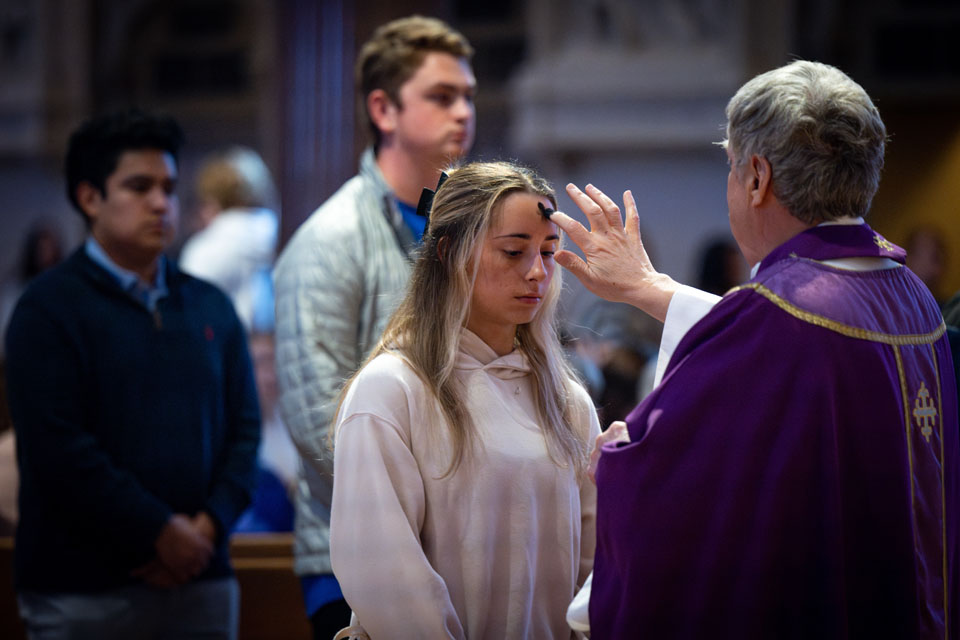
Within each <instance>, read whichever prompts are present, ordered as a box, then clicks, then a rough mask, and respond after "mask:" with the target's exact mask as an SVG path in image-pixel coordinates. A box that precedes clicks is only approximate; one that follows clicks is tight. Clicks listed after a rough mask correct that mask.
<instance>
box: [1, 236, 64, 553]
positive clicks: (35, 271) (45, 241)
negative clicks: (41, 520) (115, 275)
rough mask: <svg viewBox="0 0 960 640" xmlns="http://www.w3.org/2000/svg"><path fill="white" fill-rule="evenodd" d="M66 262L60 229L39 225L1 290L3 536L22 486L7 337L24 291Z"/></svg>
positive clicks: (11, 528) (12, 525)
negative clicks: (8, 378) (9, 402)
mask: <svg viewBox="0 0 960 640" xmlns="http://www.w3.org/2000/svg"><path fill="white" fill-rule="evenodd" d="M62 259H63V241H62V240H61V235H60V230H59V229H58V228H57V227H56V226H54V225H53V224H52V223H50V222H46V221H41V222H38V223H35V224H34V225H33V226H32V227H31V228H30V230H29V231H28V232H27V235H26V237H25V238H24V240H23V245H22V248H21V250H20V260H19V263H18V264H17V270H16V273H15V275H14V276H13V277H12V278H10V279H9V280H7V281H6V282H5V283H4V285H3V289H2V291H0V535H11V534H12V533H13V531H14V528H15V527H16V524H17V488H18V486H19V474H18V472H17V460H16V436H15V435H14V431H13V428H12V427H13V425H12V424H11V421H10V413H9V406H8V405H7V393H6V388H7V385H6V375H7V374H6V364H5V362H4V346H3V345H4V340H3V336H4V334H6V331H7V324H8V323H9V322H10V316H11V315H13V309H14V307H15V306H16V304H17V300H19V298H20V294H21V293H23V290H24V288H26V286H27V285H28V284H29V283H30V281H31V280H33V279H34V278H35V277H36V276H38V275H40V274H41V273H43V272H44V271H46V270H47V269H49V268H51V267H54V266H56V265H57V264H59V263H60V261H61V260H62Z"/></svg>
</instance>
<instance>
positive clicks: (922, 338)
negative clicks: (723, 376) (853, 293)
mask: <svg viewBox="0 0 960 640" xmlns="http://www.w3.org/2000/svg"><path fill="white" fill-rule="evenodd" d="M741 289H752V290H754V291H756V292H757V293H759V294H760V295H762V296H763V297H764V298H766V299H767V300H769V301H770V302H772V303H773V304H775V305H777V306H778V307H780V308H781V309H783V310H784V311H786V312H787V313H789V314H790V315H792V316H793V317H794V318H797V319H799V320H803V321H804V322H809V323H810V324H813V325H816V326H818V327H823V328H824V329H829V330H830V331H835V332H837V333H839V334H841V335H844V336H847V337H850V338H859V339H860V340H869V341H871V342H882V343H883V344H892V345H907V344H931V343H933V342H936V341H937V340H939V339H940V337H941V336H943V334H944V333H945V332H946V330H947V325H946V324H944V323H943V321H941V322H940V326H939V327H937V328H936V329H935V330H933V331H931V332H930V333H920V334H906V335H895V334H892V333H881V332H880V331H869V330H867V329H861V328H860V327H851V326H850V325H846V324H843V323H841V322H837V321H836V320H831V319H830V318H827V317H826V316H821V315H819V314H816V313H812V312H810V311H806V310H804V309H801V308H800V307H798V306H796V305H795V304H793V303H792V302H788V301H787V300H784V299H783V298H781V297H780V296H778V295H777V294H775V293H774V292H773V291H771V290H770V289H768V288H767V287H765V286H763V285H762V284H760V283H759V282H748V283H747V284H742V285H740V286H739V287H734V288H733V289H731V290H730V291H729V293H733V292H734V291H740V290H741Z"/></svg>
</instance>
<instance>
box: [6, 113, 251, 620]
mask: <svg viewBox="0 0 960 640" xmlns="http://www.w3.org/2000/svg"><path fill="white" fill-rule="evenodd" d="M182 140H183V134H182V132H181V130H180V127H179V126H178V125H177V123H176V122H175V121H173V120H172V119H169V118H161V117H156V116H152V115H148V114H144V113H142V112H139V111H136V110H132V111H127V112H122V113H116V114H111V115H108V116H103V117H99V118H95V119H92V120H90V121H88V122H86V123H84V124H83V125H82V126H81V127H80V128H79V129H78V130H77V131H76V132H75V133H74V134H73V136H72V137H71V139H70V144H69V148H68V151H67V158H66V176H67V192H68V196H69V198H70V201H71V202H72V203H73V205H74V206H75V207H76V208H77V210H78V211H79V212H80V213H81V214H82V215H83V216H84V218H85V220H86V222H87V226H88V230H89V236H88V239H87V241H86V243H85V244H84V245H83V246H82V247H80V248H79V249H78V250H77V251H76V252H75V253H74V254H73V255H72V256H71V257H70V258H69V259H67V260H66V261H65V262H64V263H63V264H61V265H60V266H59V267H57V268H55V269H53V270H51V271H49V272H47V273H46V274H44V275H43V276H42V277H39V278H37V279H36V280H35V282H34V283H33V284H32V285H31V286H30V288H28V289H27V291H26V292H25V293H24V295H23V297H22V298H21V299H20V302H19V303H18V305H17V308H16V310H15V311H14V314H13V317H12V319H11V323H10V327H9V330H8V332H7V335H6V344H7V371H8V394H9V400H10V409H11V414H12V417H13V422H14V427H15V429H16V434H17V458H18V462H19V466H20V473H21V486H20V522H19V527H18V530H17V538H16V548H15V560H14V569H15V582H16V589H17V593H18V599H19V605H20V612H21V614H22V616H23V618H24V620H25V622H26V625H27V628H28V631H29V633H30V637H31V638H54V637H55V638H133V637H136V638H160V637H185V636H192V635H195V634H198V635H203V637H210V638H233V637H235V636H236V628H237V614H238V610H239V593H238V587H237V583H236V579H235V578H234V577H233V575H232V570H231V568H230V562H229V556H228V550H227V536H228V534H229V532H230V529H231V527H232V525H233V523H234V521H235V519H236V518H237V517H238V516H239V514H240V513H241V511H242V510H243V509H244V507H245V506H246V505H247V503H248V502H249V498H250V492H251V488H252V484H253V481H254V469H255V459H256V451H257V444H258V439H259V432H260V417H259V416H260V413H259V409H258V407H257V400H256V391H255V387H254V382H253V375H252V369H251V365H250V358H249V355H248V353H247V346H246V341H245V340H246V338H245V334H244V330H243V327H242V326H241V324H240V321H239V320H238V318H237V316H236V313H235V312H234V310H233V305H232V304H231V303H230V300H229V299H228V298H227V297H226V296H225V295H224V294H223V293H221V292H220V291H219V290H218V289H216V288H214V287H213V286H212V285H209V284H206V283H204V282H203V281H200V280H197V279H195V278H192V277H190V276H188V275H186V274H184V273H182V272H180V271H179V270H178V269H177V268H176V266H175V265H174V264H173V263H171V262H170V261H168V260H166V259H165V258H164V256H163V251H164V250H165V249H166V248H167V246H168V245H169V244H170V242H171V240H172V239H173V236H174V232H175V227H176V222H177V217H178V207H179V205H178V201H177V196H176V193H175V187H176V182H177V153H178V151H179V147H180V145H181V143H182Z"/></svg>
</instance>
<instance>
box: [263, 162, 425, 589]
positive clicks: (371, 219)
mask: <svg viewBox="0 0 960 640" xmlns="http://www.w3.org/2000/svg"><path fill="white" fill-rule="evenodd" d="M415 246H416V244H415V241H414V238H413V235H412V233H411V232H410V230H409V229H408V228H407V226H406V225H405V224H404V222H403V218H402V216H401V215H400V212H399V210H398V209H397V205H396V199H395V197H394V195H393V192H392V191H391V189H390V187H389V186H387V184H386V182H384V179H383V175H382V174H381V173H380V170H379V168H378V167H377V164H376V159H375V157H374V154H373V150H372V149H367V150H366V151H365V152H364V153H363V156H362V157H361V159H360V173H359V175H356V176H354V177H353V178H351V179H350V180H348V181H347V182H346V183H345V184H344V185H343V186H342V187H340V189H339V190H338V191H337V192H336V193H335V194H333V195H332V196H331V197H330V198H329V199H328V200H327V201H326V202H325V203H323V205H322V206H321V207H320V208H319V209H317V210H316V211H315V212H314V213H313V214H312V215H311V216H310V217H309V218H308V219H307V220H306V222H304V223H303V225H302V226H301V227H300V228H299V229H298V230H297V232H296V233H295V234H294V235H293V237H292V238H291V239H290V242H289V243H288V244H287V247H286V249H284V251H283V253H282V254H281V256H280V259H279V260H278V261H277V265H276V268H275V270H274V280H275V288H276V312H277V325H276V346H277V350H276V354H277V382H278V385H279V388H280V411H281V414H282V416H283V421H284V423H285V424H286V426H287V429H288V430H289V431H290V435H291V437H292V438H293V441H294V443H295V444H296V446H297V448H298V450H299V452H300V470H299V475H298V479H297V480H298V481H297V492H296V497H295V506H296V542H295V545H294V552H295V555H296V561H295V564H294V569H295V571H296V572H297V574H299V575H316V574H321V573H331V569H330V497H331V492H332V488H333V456H332V454H331V452H330V451H329V449H328V447H327V435H328V433H329V430H330V426H331V421H332V419H333V414H334V411H335V410H336V405H337V398H338V393H339V390H340V386H341V385H342V384H343V381H344V380H345V379H346V378H348V377H349V376H350V375H351V374H352V373H353V372H354V371H355V370H356V369H357V368H359V366H360V365H361V364H362V363H363V360H364V358H365V357H366V356H367V354H368V353H369V351H370V350H371V349H372V348H373V347H374V346H375V345H376V344H377V340H379V338H380V335H381V334H382V333H383V329H384V327H385V326H386V323H387V320H388V319H389V317H390V314H391V312H392V311H393V309H394V307H395V305H396V303H397V302H398V301H399V299H400V297H401V296H402V294H403V290H404V288H405V287H406V284H407V280H408V279H409V275H410V265H411V262H410V254H411V252H412V251H413V249H414V248H415Z"/></svg>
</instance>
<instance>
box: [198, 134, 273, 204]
mask: <svg viewBox="0 0 960 640" xmlns="http://www.w3.org/2000/svg"><path fill="white" fill-rule="evenodd" d="M197 196H198V197H199V198H200V200H203V201H209V202H214V203H216V204H217V205H218V206H219V207H220V208H221V209H235V208H256V207H267V208H271V209H272V208H276V206H277V202H276V200H277V188H276V186H275V185H274V183H273V178H272V177H271V176H270V170H269V169H268V168H267V165H266V164H264V162H263V159H262V158H261V157H260V154H258V153H257V152H256V151H254V150H253V149H248V148H246V147H232V148H230V149H227V150H226V151H223V152H219V153H215V154H213V155H212V156H210V157H208V158H207V159H206V161H204V163H203V165H202V166H201V167H200V171H199V173H198V174H197Z"/></svg>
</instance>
